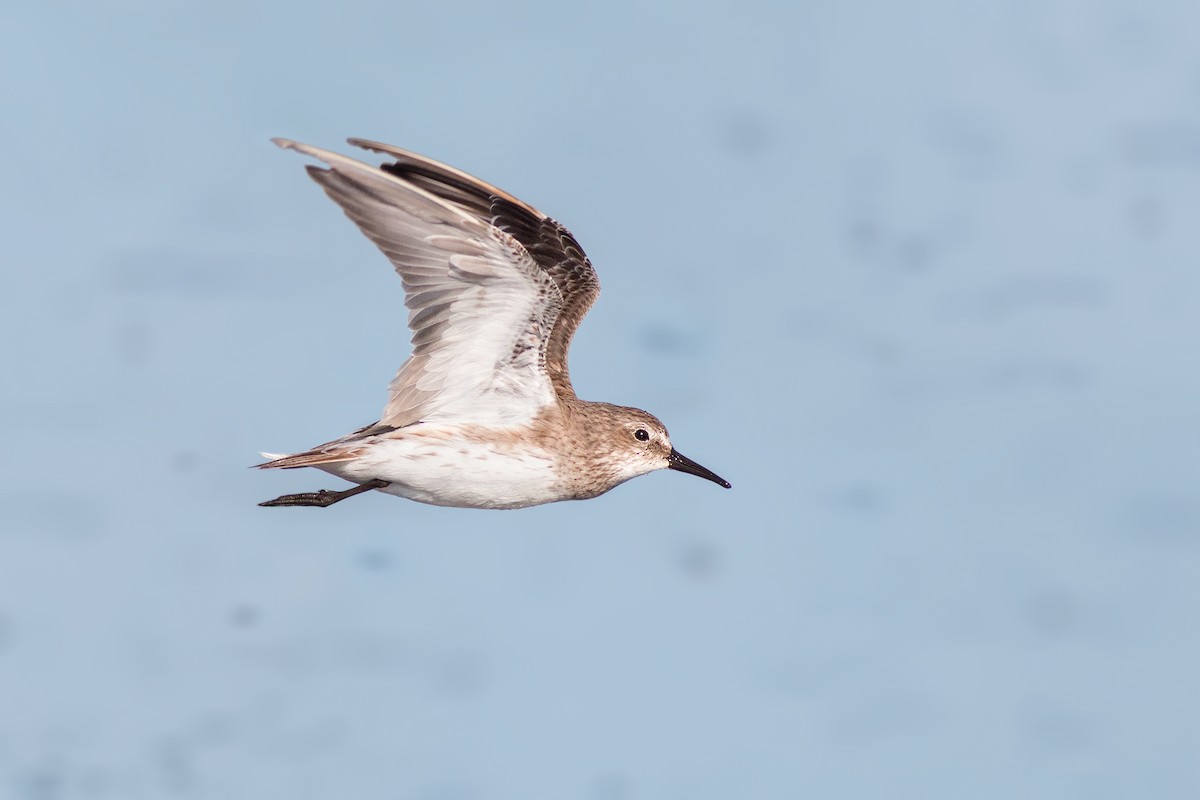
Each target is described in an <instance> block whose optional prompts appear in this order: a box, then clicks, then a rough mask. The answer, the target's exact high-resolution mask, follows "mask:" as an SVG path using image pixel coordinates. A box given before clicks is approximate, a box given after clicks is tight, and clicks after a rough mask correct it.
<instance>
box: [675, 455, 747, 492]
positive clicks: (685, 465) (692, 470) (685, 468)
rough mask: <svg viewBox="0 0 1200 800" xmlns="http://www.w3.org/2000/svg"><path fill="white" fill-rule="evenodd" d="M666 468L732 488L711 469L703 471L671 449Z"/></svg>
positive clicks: (697, 465) (700, 467) (693, 462)
mask: <svg viewBox="0 0 1200 800" xmlns="http://www.w3.org/2000/svg"><path fill="white" fill-rule="evenodd" d="M667 468H668V469H674V470H678V471H680V472H686V473H687V474H689V475H699V476H700V477H701V478H707V479H708V480H710V481H712V482H713V483H716V484H719V485H721V486H724V487H725V488H726V489H732V488H733V487H732V486H730V484H729V481H727V480H725V479H724V478H722V477H721V476H720V475H718V474H717V473H715V472H713V471H712V470H711V469H705V468H704V467H702V466H700V465H699V464H697V463H696V462H695V461H692V460H691V459H690V458H688V457H687V456H685V455H684V454H683V453H680V452H679V451H678V450H676V449H675V448H673V447H672V448H671V455H669V456H667Z"/></svg>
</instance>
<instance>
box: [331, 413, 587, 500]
mask: <svg viewBox="0 0 1200 800" xmlns="http://www.w3.org/2000/svg"><path fill="white" fill-rule="evenodd" d="M320 469H323V470H325V471H326V472H329V473H332V474H334V475H337V476H338V477H340V478H345V479H346V480H350V481H354V482H356V483H364V482H366V481H369V480H371V479H373V478H378V479H380V480H385V481H387V482H388V486H387V487H385V488H383V489H380V490H379V491H381V492H387V493H388V494H394V495H399V496H400V497H407V498H408V499H410V500H416V501H418V502H421V503H430V504H432V505H436V506H456V507H460V508H522V507H524V506H533V505H538V504H540V503H551V502H554V501H555V500H562V499H564V497H565V494H564V493H563V490H562V488H561V487H562V482H561V481H560V480H559V478H558V475H557V473H556V471H555V460H554V457H553V454H552V453H548V452H546V451H544V450H540V449H535V448H530V447H527V446H520V445H517V444H513V443H509V444H507V445H504V446H491V445H485V444H482V443H480V442H479V441H476V440H469V439H462V438H459V437H456V436H454V435H453V434H452V433H450V432H447V431H431V432H414V433H412V434H408V435H404V436H402V437H396V438H377V439H373V440H369V441H368V442H367V443H365V450H364V452H363V453H362V455H360V456H359V457H358V458H356V459H355V460H353V461H343V462H338V463H333V464H324V465H321V467H320Z"/></svg>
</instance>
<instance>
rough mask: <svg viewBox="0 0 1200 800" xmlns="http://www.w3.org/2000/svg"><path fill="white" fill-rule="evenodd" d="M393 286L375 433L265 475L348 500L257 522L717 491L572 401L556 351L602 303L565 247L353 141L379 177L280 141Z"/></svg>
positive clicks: (429, 167) (484, 200)
mask: <svg viewBox="0 0 1200 800" xmlns="http://www.w3.org/2000/svg"><path fill="white" fill-rule="evenodd" d="M272 141H273V142H274V143H275V144H277V145H279V146H280V147H283V148H286V149H289V150H295V151H297V152H299V153H303V154H304V155H308V156H312V157H313V158H316V159H318V160H319V161H322V162H324V163H325V164H326V165H327V167H318V166H309V167H308V168H307V169H308V174H309V175H310V176H312V178H313V180H315V181H316V182H317V183H319V184H320V185H321V187H322V188H323V189H324V190H325V193H326V194H328V195H329V196H330V197H331V198H332V199H333V200H334V202H336V203H337V204H338V205H340V206H341V207H342V210H343V211H345V212H346V216H348V217H350V219H351V220H352V221H353V222H354V223H355V224H356V225H358V227H359V229H360V230H361V231H362V232H363V233H364V234H366V236H367V237H368V238H370V239H371V241H373V242H374V243H375V244H376V245H377V246H378V247H379V249H380V250H382V251H383V253H384V254H385V255H386V256H387V257H388V259H389V260H390V261H391V262H392V265H393V266H394V267H395V269H396V272H398V273H399V274H400V278H401V280H402V282H403V284H404V291H405V295H406V299H405V303H404V304H405V305H406V306H407V307H408V309H409V312H408V327H409V328H410V329H411V330H412V347H413V351H412V355H410V356H409V358H408V360H407V361H406V362H405V363H404V365H403V366H402V367H401V368H400V371H399V372H398V373H397V374H396V377H395V378H394V379H393V380H392V382H391V385H390V387H389V390H390V396H389V399H388V403H387V406H386V407H385V408H384V410H383V415H382V417H381V418H380V419H379V421H378V422H375V423H373V424H371V425H367V426H366V427H364V428H360V429H359V430H357V431H355V432H354V433H351V434H349V435H348V436H343V437H342V438H340V439H336V440H334V441H332V442H327V443H325V444H322V445H318V446H317V447H314V448H312V449H310V450H306V451H304V452H302V453H295V454H293V455H274V454H270V453H264V454H263V456H264V457H266V458H269V459H271V460H270V461H267V462H266V463H265V464H259V465H258V466H259V467H261V468H262V469H275V468H283V469H294V468H298V467H316V468H318V469H321V470H324V471H325V472H329V473H332V474H333V475H336V476H338V477H339V478H344V479H346V480H348V481H352V482H353V483H355V484H357V485H356V486H354V487H353V488H350V489H347V490H345V491H328V490H321V491H319V492H306V493H303V494H289V495H284V496H283V497H279V498H276V499H275V500H268V501H267V502H265V503H260V504H259V505H263V506H318V507H324V506H329V505H333V504H334V503H337V502H339V501H341V500H344V499H346V498H347V497H353V496H354V495H357V494H361V493H362V492H367V491H371V490H377V491H380V492H386V493H388V494H394V495H399V496H400V497H407V498H409V499H411V500H417V501H419V502H422V503H431V504H433V505H441V506H458V507H466V508H522V507H525V506H533V505H539V504H541V503H551V502H554V501H556V500H583V499H586V498H589V497H596V496H597V495H600V494H603V493H605V492H607V491H608V490H609V489H612V488H613V487H614V486H617V485H618V484H620V483H624V482H625V481H627V480H629V479H630V478H635V477H637V476H639V475H644V474H646V473H648V472H653V471H654V470H658V469H664V468H666V469H674V470H678V471H680V472H686V473H689V474H691V475H698V476H700V477H702V478H707V479H708V480H710V481H713V482H714V483H718V484H720V485H721V486H724V487H725V488H726V489H728V488H730V485H729V482H728V481H726V480H725V479H724V478H721V477H719V476H718V475H717V474H716V473H714V472H712V471H711V470H708V469H706V468H704V467H702V466H700V465H699V464H697V463H696V462H695V461H692V460H691V459H690V458H687V457H685V456H683V455H682V454H680V453H679V452H678V451H677V450H675V448H674V447H672V446H671V440H670V438H669V437H668V436H667V429H666V428H665V427H664V426H663V424H662V423H661V422H659V421H658V419H656V418H655V417H654V416H652V415H651V414H648V413H646V412H645V411H642V410H641V409H637V408H626V407H623V406H616V405H611V404H609V403H590V402H587V401H584V400H580V399H579V398H577V397H576V396H575V391H574V389H573V388H572V387H571V379H570V377H569V376H568V374H567V349H568V348H569V347H570V344H571V337H572V336H573V335H574V334H575V329H576V328H577V327H578V326H579V322H580V320H581V319H583V316H584V314H586V313H587V310H588V309H589V308H590V307H591V305H592V303H593V302H594V301H595V299H596V296H597V295H598V294H599V293H600V284H599V282H598V281H597V279H596V272H595V270H593V269H592V265H591V262H590V261H588V258H587V256H586V255H584V253H583V248H581V247H580V246H579V243H578V242H576V241H575V237H573V236H572V235H571V233H570V232H569V231H568V230H567V229H566V228H564V227H563V226H562V225H560V224H558V223H557V222H555V221H554V220H552V219H550V218H549V217H547V216H546V215H545V214H543V213H542V212H540V211H538V210H537V209H535V208H534V207H533V206H530V205H529V204H527V203H524V202H522V201H520V200H518V199H517V198H515V197H513V196H512V195H510V194H508V193H507V192H505V191H502V190H500V189H497V188H496V187H495V186H492V185H490V184H487V183H484V182H483V181H481V180H479V179H477V178H474V177H472V176H470V175H468V174H466V173H465V172H462V171H460V170H457V169H455V168H453V167H449V166H446V165H445V164H440V163H438V162H436V161H433V160H431V159H428V158H425V157H423V156H420V155H417V154H415V153H410V152H408V151H406V150H401V149H400V148H398V147H392V146H391V145H386V144H381V143H379V142H372V141H366V140H363V139H350V140H349V142H350V144H352V145H354V146H357V147H361V148H363V149H366V150H370V151H373V152H376V153H381V154H383V155H384V156H385V158H386V159H387V160H386V161H385V163H383V164H382V165H380V166H378V167H376V166H372V165H370V164H366V163H364V162H362V161H358V160H356V159H353V158H348V157H346V156H343V155H339V154H337V153H333V152H330V151H328V150H322V149H320V148H317V147H312V146H310V145H306V144H300V143H299V142H293V141H289V140H287V139H273V140H272Z"/></svg>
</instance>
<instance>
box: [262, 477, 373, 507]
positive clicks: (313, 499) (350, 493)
mask: <svg viewBox="0 0 1200 800" xmlns="http://www.w3.org/2000/svg"><path fill="white" fill-rule="evenodd" d="M387 485H388V482H387V481H381V480H379V479H378V478H375V479H373V480H369V481H367V482H366V483H360V484H359V485H358V486H355V487H354V488H353V489H347V490H346V491H344V492H331V491H329V490H328V489H322V490H321V491H319V492H303V493H301V494H285V495H284V496H283V497H276V498H275V499H274V500H267V501H265V502H262V503H259V505H260V506H264V507H267V508H274V507H275V506H316V507H317V508H325V506H331V505H333V504H334V503H336V502H338V501H339V500H345V499H346V498H347V497H354V495H356V494H362V493H363V492H369V491H371V490H372V489H382V488H383V487H385V486H387Z"/></svg>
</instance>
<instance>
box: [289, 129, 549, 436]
mask: <svg viewBox="0 0 1200 800" xmlns="http://www.w3.org/2000/svg"><path fill="white" fill-rule="evenodd" d="M275 142H276V144H278V145H279V146H281V147H285V148H288V149H292V150H296V151H298V152H300V153H303V154H305V155H309V156H312V157H314V158H316V159H319V160H320V161H323V162H325V164H327V165H328V168H322V167H316V166H310V167H308V172H309V175H311V176H312V178H313V179H314V180H315V181H316V182H317V183H318V184H320V185H321V187H322V188H323V189H324V190H325V192H326V194H328V195H329V197H330V198H331V199H333V200H334V202H336V203H337V204H338V205H339V206H341V207H342V210H343V211H344V212H345V213H346V215H347V216H348V217H349V218H350V219H351V220H352V221H353V222H354V223H355V224H356V225H357V226H358V227H359V229H360V230H362V232H363V233H364V234H366V236H367V237H368V238H370V239H371V240H372V241H373V242H374V243H375V244H376V245H377V246H378V247H379V248H380V250H382V251H383V252H384V254H385V255H387V256H388V258H389V259H390V260H391V261H392V264H393V265H394V267H395V268H396V272H397V273H399V275H400V278H401V281H402V282H403V284H404V289H405V292H406V295H407V298H406V301H405V303H406V306H407V307H408V309H409V327H410V329H411V330H412V333H413V336H412V344H413V353H412V355H411V356H410V358H409V359H408V360H407V361H406V362H405V364H404V365H403V366H402V367H401V368H400V371H399V372H398V373H397V375H396V377H395V378H394V379H393V380H392V383H391V385H390V391H391V396H390V399H389V402H388V404H387V406H386V408H385V409H384V413H383V416H382V418H381V420H380V423H379V424H380V425H386V426H391V427H402V426H404V425H409V424H412V423H414V422H417V421H420V420H426V421H430V420H441V421H465V420H470V421H473V422H479V423H484V424H487V423H492V424H519V423H521V422H523V421H527V420H528V419H531V418H532V417H533V416H534V415H536V414H537V412H538V411H539V410H540V409H541V408H543V407H544V406H546V405H547V404H549V403H552V402H554V399H555V396H554V385H553V383H552V381H551V378H550V376H549V375H548V374H547V372H546V370H545V358H546V351H547V346H546V342H547V339H548V338H549V337H550V334H551V331H552V330H553V329H554V326H555V323H556V321H557V320H558V319H559V317H560V314H561V312H562V310H563V308H564V298H563V295H562V292H561V290H560V289H559V288H558V285H557V284H556V282H555V280H554V278H553V277H552V276H551V275H550V274H549V273H547V271H546V270H545V269H544V268H543V267H542V266H541V265H540V264H539V263H538V262H537V261H535V260H534V258H533V257H532V256H531V255H530V253H529V251H528V250H527V248H526V247H525V245H524V244H522V243H521V242H520V241H518V240H517V239H516V238H514V237H513V236H512V235H510V234H508V233H506V232H505V231H504V230H502V229H501V228H499V227H497V226H495V225H492V224H491V223H490V222H489V221H487V220H484V219H482V218H480V217H479V216H478V215H477V214H474V213H471V211H470V210H469V209H467V208H466V207H463V206H460V205H456V204H455V203H454V202H453V200H451V199H447V198H443V197H439V196H438V195H437V194H435V193H433V192H431V191H429V189H428V187H424V186H422V185H420V184H419V183H416V182H413V181H409V180H405V179H403V178H402V177H400V176H397V175H395V174H392V173H389V172H388V171H385V170H383V169H379V168H377V167H372V166H370V165H367V164H364V163H363V162H361V161H357V160H356V159H352V158H348V157H346V156H342V155H339V154H337V153H333V152H330V151H327V150H322V149H320V148H316V147H311V146H309V145H304V144H300V143H297V142H291V141H288V140H275ZM530 343H532V344H533V345H534V347H532V348H531V347H529V345H530Z"/></svg>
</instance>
